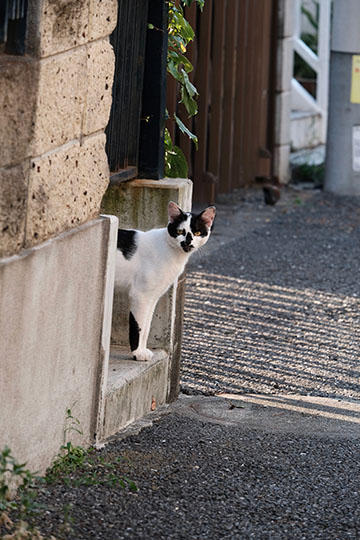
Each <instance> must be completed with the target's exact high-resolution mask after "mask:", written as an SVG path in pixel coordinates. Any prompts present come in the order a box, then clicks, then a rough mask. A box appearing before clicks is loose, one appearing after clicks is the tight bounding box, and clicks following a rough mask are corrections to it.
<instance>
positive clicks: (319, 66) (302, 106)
mask: <svg viewBox="0 0 360 540" xmlns="http://www.w3.org/2000/svg"><path fill="white" fill-rule="evenodd" d="M295 2H296V8H295V9H296V12H295V16H296V18H295V33H294V40H293V47H294V51H295V52H297V54H298V55H299V56H300V57H301V58H302V59H303V60H304V61H305V62H306V63H307V64H309V66H310V67H311V68H312V69H313V70H314V71H315V72H316V80H317V84H316V98H313V96H312V95H311V94H310V93H309V92H308V91H307V90H306V89H305V88H304V87H303V86H302V85H301V84H300V83H299V82H298V81H297V80H296V79H294V78H292V108H293V109H297V110H301V111H310V112H314V113H318V114H320V116H321V124H320V126H321V127H320V133H319V139H320V141H321V142H322V143H325V141H326V129H327V115H328V90H329V61H330V18H331V2H332V0H318V4H319V21H318V52H317V54H315V53H314V52H313V51H312V49H310V47H308V46H307V45H306V43H304V41H303V40H302V39H301V3H302V2H301V0H295Z"/></svg>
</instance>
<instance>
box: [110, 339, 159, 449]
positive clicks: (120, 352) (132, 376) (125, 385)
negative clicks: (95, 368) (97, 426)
mask: <svg viewBox="0 0 360 540" xmlns="http://www.w3.org/2000/svg"><path fill="white" fill-rule="evenodd" d="M168 378H169V355H168V354H167V353H166V352H165V351H163V350H157V351H155V354H154V358H153V359H152V360H151V361H149V362H137V361H135V360H132V359H131V356H130V355H129V351H128V349H127V348H125V347H120V346H113V347H112V348H111V350H110V362H109V371H108V380H107V387H106V393H105V402H104V421H103V425H102V431H101V433H100V438H101V439H102V440H105V439H108V438H109V437H111V436H112V435H114V434H115V433H117V432H118V431H119V430H120V429H123V428H124V427H126V426H128V425H129V424H131V423H132V422H134V421H135V420H138V419H139V418H142V417H143V416H144V415H146V414H148V413H149V412H150V411H151V410H154V409H155V408H156V407H158V406H159V405H163V404H164V403H165V402H166V398H167V389H168Z"/></svg>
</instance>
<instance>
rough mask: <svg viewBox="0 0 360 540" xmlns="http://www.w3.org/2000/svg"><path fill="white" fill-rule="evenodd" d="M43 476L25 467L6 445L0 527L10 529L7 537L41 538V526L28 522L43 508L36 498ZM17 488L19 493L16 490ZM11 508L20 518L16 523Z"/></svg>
mask: <svg viewBox="0 0 360 540" xmlns="http://www.w3.org/2000/svg"><path fill="white" fill-rule="evenodd" d="M41 480H42V479H41V478H40V477H39V476H37V475H36V474H33V473H32V472H31V471H30V470H29V469H27V468H26V463H18V462H17V461H16V459H15V458H14V456H13V455H12V453H11V450H10V448H8V447H7V446H5V448H3V450H1V451H0V527H4V528H6V529H7V530H8V534H6V535H4V536H3V538H4V539H6V540H11V539H13V540H22V539H24V540H26V539H36V538H37V539H39V540H40V539H42V538H43V536H42V535H41V534H40V532H39V531H38V529H36V528H32V527H30V526H29V524H28V522H27V520H28V518H29V517H31V516H33V515H34V514H36V513H38V512H39V511H41V510H42V506H41V505H39V504H38V503H37V502H36V497H37V487H38V485H39V484H40V483H41ZM16 490H17V492H16V497H14V495H15V491H16ZM9 512H15V513H16V515H17V516H18V517H19V518H20V519H18V520H17V521H16V523H14V522H13V521H12V519H11V518H10V516H9Z"/></svg>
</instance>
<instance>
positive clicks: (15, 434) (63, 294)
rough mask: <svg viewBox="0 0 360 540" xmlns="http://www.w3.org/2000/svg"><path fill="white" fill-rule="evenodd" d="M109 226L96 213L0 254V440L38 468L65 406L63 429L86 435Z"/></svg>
mask: <svg viewBox="0 0 360 540" xmlns="http://www.w3.org/2000/svg"><path fill="white" fill-rule="evenodd" d="M116 234H117V220H116V219H115V218H113V219H105V218H98V219H96V220H93V221H91V222H89V223H88V224H85V225H82V226H80V227H78V228H77V229H73V230H72V231H70V232H66V233H63V234H61V235H60V236H58V237H57V238H54V239H50V240H48V241H47V242H44V243H43V244H41V246H37V247H33V248H30V249H29V250H26V251H22V253H21V254H20V255H14V256H12V257H9V258H4V259H2V260H1V261H0V328H1V332H0V360H1V377H0V448H3V447H4V446H5V445H7V446H9V447H10V448H11V450H12V452H13V454H14V455H15V456H16V458H17V459H18V460H20V461H26V462H27V463H28V466H29V467H30V468H31V469H32V470H39V471H44V470H45V468H46V467H47V466H48V465H49V464H50V462H51V460H52V459H53V458H54V457H55V456H56V454H57V453H58V452H59V449H60V446H61V445H62V444H63V443H64V437H65V433H64V430H65V429H66V427H68V425H67V424H66V410H67V409H71V412H72V414H73V415H74V416H75V417H76V418H77V419H78V420H79V421H80V425H81V429H82V431H83V434H82V435H80V434H78V433H75V432H70V433H67V434H66V437H69V438H70V439H71V440H72V441H73V442H74V443H78V444H81V445H83V446H87V445H89V444H90V443H91V442H93V441H94V438H95V431H96V425H97V419H98V414H99V412H100V411H99V404H100V402H101V396H102V393H103V392H104V388H103V385H106V381H105V378H106V371H107V367H108V366H107V363H108V353H109V351H108V343H109V338H110V335H109V334H110V331H109V329H110V321H111V301H110V300H111V298H112V291H113V279H114V272H113V268H114V264H115V262H114V258H115V246H116ZM109 295H110V296H109ZM68 440H69V439H68Z"/></svg>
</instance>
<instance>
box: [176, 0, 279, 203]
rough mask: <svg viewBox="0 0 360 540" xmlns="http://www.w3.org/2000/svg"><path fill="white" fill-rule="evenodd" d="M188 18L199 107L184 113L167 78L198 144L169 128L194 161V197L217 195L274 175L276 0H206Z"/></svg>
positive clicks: (210, 198) (210, 199)
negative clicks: (192, 33)
mask: <svg viewBox="0 0 360 540" xmlns="http://www.w3.org/2000/svg"><path fill="white" fill-rule="evenodd" d="M186 17H187V19H188V20H189V22H190V23H191V25H192V27H193V28H194V30H195V33H196V39H195V40H194V42H193V43H192V44H191V46H190V47H189V50H188V57H189V59H190V61H191V62H192V64H193V65H194V68H195V69H194V71H193V73H192V81H194V83H195V86H196V87H197V89H198V91H199V94H200V96H199V100H198V103H199V112H198V114H197V116H196V117H194V118H191V119H189V118H187V114H186V111H185V109H184V107H183V106H182V105H179V104H178V101H179V96H178V88H177V85H176V83H175V82H174V80H173V79H172V78H171V77H168V87H167V108H168V110H169V113H170V114H171V113H173V112H175V111H176V113H177V114H178V116H179V117H180V118H181V119H182V120H183V122H184V123H185V124H186V125H187V126H188V127H189V129H191V130H192V131H194V132H195V133H196V135H197V136H198V138H199V149H198V150H197V151H196V150H195V148H194V146H193V143H190V141H189V140H188V139H187V138H186V137H185V136H184V135H182V134H181V133H179V132H177V129H176V128H175V126H174V124H173V122H169V121H168V128H169V130H170V132H171V134H172V136H173V137H175V140H176V143H177V144H178V145H179V146H180V147H181V149H182V150H183V152H184V153H185V156H186V158H187V160H188V163H189V164H190V168H189V176H190V177H191V178H192V179H193V181H194V200H195V201H207V202H211V203H212V202H214V200H215V198H216V195H217V193H226V192H230V191H232V190H234V189H235V188H238V187H241V186H244V185H249V184H251V183H253V182H254V181H255V180H256V179H258V178H264V177H265V178H267V177H270V176H271V174H272V155H273V145H274V143H273V139H274V137H273V131H274V99H275V95H274V87H275V57H276V53H275V51H276V49H275V47H276V21H277V0H206V2H205V7H204V11H203V12H202V13H201V12H200V11H199V9H197V8H196V6H195V4H193V5H192V6H191V8H187V9H186Z"/></svg>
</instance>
